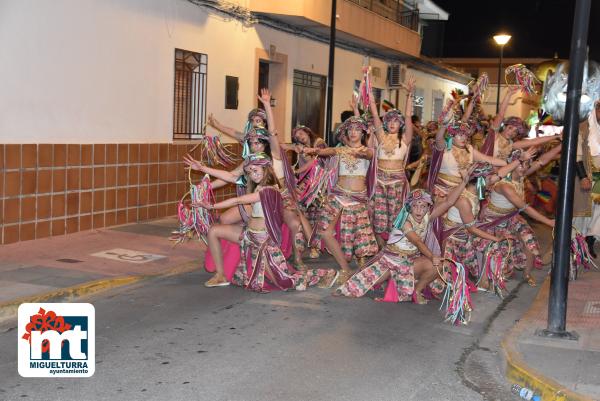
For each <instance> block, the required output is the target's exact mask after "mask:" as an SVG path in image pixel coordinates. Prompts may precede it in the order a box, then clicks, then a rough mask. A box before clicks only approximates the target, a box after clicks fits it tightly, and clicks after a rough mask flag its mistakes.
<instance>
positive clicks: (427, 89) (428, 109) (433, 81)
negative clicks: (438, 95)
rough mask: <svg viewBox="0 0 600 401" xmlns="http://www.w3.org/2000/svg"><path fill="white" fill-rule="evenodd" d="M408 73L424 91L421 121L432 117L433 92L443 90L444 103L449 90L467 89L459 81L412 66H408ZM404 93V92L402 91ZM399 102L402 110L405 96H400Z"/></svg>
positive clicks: (448, 96) (447, 97) (424, 121)
mask: <svg viewBox="0 0 600 401" xmlns="http://www.w3.org/2000/svg"><path fill="white" fill-rule="evenodd" d="M408 73H409V74H412V75H414V77H415V79H416V80H417V82H416V87H417V88H421V89H423V91H424V104H423V121H422V122H423V123H427V122H428V121H430V120H432V119H433V99H434V93H435V92H443V94H444V104H445V103H446V100H448V99H449V98H450V92H452V90H454V89H457V88H458V89H462V90H463V91H465V92H466V91H467V86H466V85H463V84H461V83H458V82H455V81H450V80H448V79H445V78H441V77H438V76H436V75H433V74H429V73H425V72H423V71H419V70H415V69H414V68H408ZM403 94H405V92H403ZM400 98H401V104H402V107H403V109H402V110H404V104H405V103H404V102H405V99H406V97H405V96H403V95H402V96H401V97H400Z"/></svg>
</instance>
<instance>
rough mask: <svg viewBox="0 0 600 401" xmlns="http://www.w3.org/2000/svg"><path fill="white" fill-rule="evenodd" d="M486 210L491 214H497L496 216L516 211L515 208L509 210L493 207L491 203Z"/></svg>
mask: <svg viewBox="0 0 600 401" xmlns="http://www.w3.org/2000/svg"><path fill="white" fill-rule="evenodd" d="M487 208H488V209H489V210H491V211H492V212H494V213H498V214H508V213H512V212H514V211H515V210H517V208H515V207H511V208H510V209H505V208H503V207H499V206H496V205H494V204H493V203H492V202H488V204H487Z"/></svg>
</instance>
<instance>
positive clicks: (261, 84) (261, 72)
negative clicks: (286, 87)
mask: <svg viewBox="0 0 600 401" xmlns="http://www.w3.org/2000/svg"><path fill="white" fill-rule="evenodd" d="M263 88H269V62H268V61H266V60H260V61H259V62H258V93H257V95H259V96H260V90H261V89H263ZM256 102H257V104H258V106H257V107H258V108H261V109H263V108H264V107H263V105H262V103H261V102H260V101H259V100H258V99H256Z"/></svg>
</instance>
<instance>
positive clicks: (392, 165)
mask: <svg viewBox="0 0 600 401" xmlns="http://www.w3.org/2000/svg"><path fill="white" fill-rule="evenodd" d="M377 167H379V168H381V169H383V170H390V171H400V170H404V161H403V160H386V159H378V160H377Z"/></svg>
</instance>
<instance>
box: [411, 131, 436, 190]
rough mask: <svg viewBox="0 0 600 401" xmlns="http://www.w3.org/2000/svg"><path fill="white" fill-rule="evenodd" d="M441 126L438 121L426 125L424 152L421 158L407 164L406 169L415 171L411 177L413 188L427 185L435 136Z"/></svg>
mask: <svg viewBox="0 0 600 401" xmlns="http://www.w3.org/2000/svg"><path fill="white" fill-rule="evenodd" d="M439 128H440V124H439V123H438V122H437V121H429V122H428V123H427V125H425V130H426V133H425V140H424V142H423V153H422V154H421V157H420V158H419V160H417V161H415V162H413V163H410V164H409V165H407V166H406V170H409V171H413V173H412V176H411V178H410V187H411V188H424V187H425V186H426V185H427V175H428V174H429V165H430V163H431V153H432V152H433V148H434V146H435V136H436V133H437V132H438V130H439Z"/></svg>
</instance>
